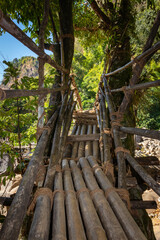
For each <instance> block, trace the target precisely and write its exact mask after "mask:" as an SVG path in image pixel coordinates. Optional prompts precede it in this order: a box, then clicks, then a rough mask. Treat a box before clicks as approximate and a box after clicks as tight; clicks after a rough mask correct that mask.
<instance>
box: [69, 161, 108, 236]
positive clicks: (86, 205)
mask: <svg viewBox="0 0 160 240" xmlns="http://www.w3.org/2000/svg"><path fill="white" fill-rule="evenodd" d="M70 167H71V169H72V174H73V179H74V185H75V188H76V191H77V192H78V200H79V203H80V208H81V213H82V216H83V221H84V224H85V229H86V234H87V237H88V239H89V240H97V239H99V240H103V239H105V240H106V239H107V238H106V235H105V232H104V229H103V228H102V225H101V222H100V220H99V217H98V215H97V212H96V210H95V208H94V205H93V202H92V200H91V198H90V195H89V192H88V191H87V190H86V185H85V183H84V180H83V178H82V175H81V172H80V169H79V168H78V167H77V165H76V163H75V162H74V161H73V160H71V161H70Z"/></svg>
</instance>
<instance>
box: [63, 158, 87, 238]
mask: <svg viewBox="0 0 160 240" xmlns="http://www.w3.org/2000/svg"><path fill="white" fill-rule="evenodd" d="M62 168H63V171H64V190H65V205H66V212H67V225H68V234H69V239H70V240H85V239H86V236H85V231H84V227H83V223H82V219H81V215H80V211H79V206H78V201H77V198H76V194H75V191H74V186H73V182H72V177H71V172H70V171H69V170H68V169H69V165H68V161H67V160H65V159H64V160H63V161H62Z"/></svg>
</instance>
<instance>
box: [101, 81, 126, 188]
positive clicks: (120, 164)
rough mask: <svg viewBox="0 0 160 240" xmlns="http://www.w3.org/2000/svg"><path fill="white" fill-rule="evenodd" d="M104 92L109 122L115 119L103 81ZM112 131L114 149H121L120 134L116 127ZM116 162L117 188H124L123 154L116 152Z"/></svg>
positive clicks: (105, 84) (124, 168)
mask: <svg viewBox="0 0 160 240" xmlns="http://www.w3.org/2000/svg"><path fill="white" fill-rule="evenodd" d="M104 90H105V97H106V101H107V103H108V108H109V112H110V115H111V117H110V118H111V121H115V120H116V117H115V116H114V115H112V114H113V113H114V112H115V111H114V107H113V103H112V100H111V98H110V95H109V92H108V89H107V83H106V81H105V79H104ZM112 131H113V138H114V144H115V147H116V148H117V147H123V146H122V142H121V139H120V134H119V131H118V126H113V128H112ZM116 155H117V161H118V188H126V181H125V179H126V164H125V159H124V154H123V152H117V154H116Z"/></svg>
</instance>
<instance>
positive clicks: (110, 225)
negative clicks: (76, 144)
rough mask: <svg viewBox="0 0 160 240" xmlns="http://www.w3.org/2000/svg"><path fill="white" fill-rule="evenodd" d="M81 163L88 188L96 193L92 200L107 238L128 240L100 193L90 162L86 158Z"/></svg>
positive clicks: (81, 159)
mask: <svg viewBox="0 0 160 240" xmlns="http://www.w3.org/2000/svg"><path fill="white" fill-rule="evenodd" d="M79 161H80V165H81V167H82V171H83V176H84V179H85V182H86V184H87V187H88V188H89V190H90V191H91V193H93V192H95V193H94V194H93V195H92V200H93V203H94V205H95V208H96V210H97V212H98V215H99V217H100V220H101V222H102V225H103V227H104V229H105V232H106V235H107V238H108V239H112V240H114V239H115V240H117V239H122V240H124V239H128V238H127V237H126V235H125V233H124V231H123V229H122V227H121V225H120V223H119V222H118V220H117V218H116V216H115V215H114V212H113V211H112V209H111V207H110V205H109V203H108V201H107V200H106V198H105V196H104V193H103V192H102V191H100V188H99V185H98V183H97V181H96V179H95V177H94V175H93V171H92V169H91V167H90V165H89V163H88V161H87V160H86V158H80V160H79Z"/></svg>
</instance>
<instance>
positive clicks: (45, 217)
mask: <svg viewBox="0 0 160 240" xmlns="http://www.w3.org/2000/svg"><path fill="white" fill-rule="evenodd" d="M50 215H51V200H50V198H49V196H47V195H41V196H39V197H38V198H37V203H36V209H35V212H34V217H33V221H32V225H31V228H30V232H29V236H28V240H46V239H48V237H49V228H50Z"/></svg>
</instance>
